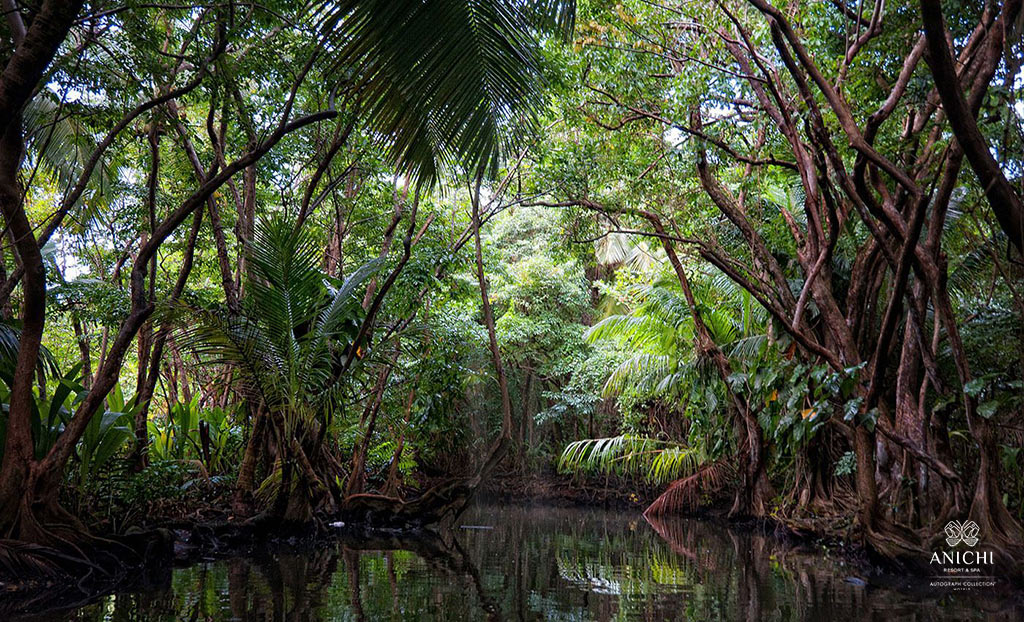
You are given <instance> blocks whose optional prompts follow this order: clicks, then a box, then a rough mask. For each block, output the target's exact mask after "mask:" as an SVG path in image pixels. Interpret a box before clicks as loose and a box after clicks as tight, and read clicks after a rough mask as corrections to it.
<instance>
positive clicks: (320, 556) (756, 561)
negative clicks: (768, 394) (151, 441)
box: [39, 506, 1021, 622]
mask: <svg viewBox="0 0 1024 622" xmlns="http://www.w3.org/2000/svg"><path fill="white" fill-rule="evenodd" d="M460 525H461V527H459V528H456V529H455V533H454V534H453V535H452V536H451V537H449V538H447V540H448V541H447V542H446V541H445V540H443V539H442V538H440V537H438V538H416V539H408V538H405V539H403V538H399V537H387V538H381V537H376V538H367V537H354V536H346V537H342V538H339V539H338V541H337V542H336V543H334V544H332V545H330V546H320V547H318V548H308V547H307V548H297V549H284V550H276V551H266V552H264V553H263V554H262V555H259V556H255V557H248V558H234V559H226V560H221V561H215V562H210V563H206V564H201V565H197V566H193V567H190V568H183V569H177V570H174V571H173V572H172V573H171V576H170V579H169V582H166V584H165V585H163V586H162V587H160V588H159V589H150V590H143V591H134V592H126V593H119V594H114V595H110V596H106V597H104V598H102V599H100V600H98V601H96V602H93V603H91V604H89V605H86V606H84V607H82V608H80V609H78V610H75V611H71V612H66V613H63V614H60V615H55V614H53V613H51V614H48V615H41V616H39V617H40V619H50V620H52V619H66V620H82V621H94V620H96V621H98V620H110V621H116V622H121V621H129V620H130V621H144V622H150V621H157V620H161V621H162V620H168V621H170V620H175V621H177V620H196V621H200V620H203V621H207V620H208V621H216V622H221V621H225V622H226V621H228V620H256V621H275V622H276V621H288V622H302V621H306V620H309V621H314V620H620V619H626V620H750V621H755V620H756V621H761V620H827V621H830V620H844V619H858V620H880V621H881V620H885V621H890V620H908V621H910V620H939V619H941V620H945V619H948V620H965V619H997V620H999V619H1005V620H1016V619H1020V614H1021V612H1020V611H1019V610H1016V609H1014V608H1013V607H1012V605H1007V604H1005V603H1006V602H1008V601H1006V600H1005V599H994V598H991V595H987V594H984V593H976V594H969V593H956V592H948V591H944V592H928V591H927V590H926V589H915V590H909V591H908V590H900V591H897V590H892V589H882V588H874V587H868V586H867V585H864V584H863V582H861V581H859V580H858V579H856V578H854V577H853V576H852V575H854V574H855V572H854V571H853V570H851V569H850V568H849V567H847V566H846V565H844V564H843V562H842V561H840V560H837V559H835V558H830V557H829V556H828V555H827V554H826V553H825V552H824V551H822V550H820V549H813V550H812V549H809V548H803V549H801V548H795V547H793V546H787V545H784V544H783V543H781V542H780V541H779V540H777V539H776V538H774V537H771V536H767V535H763V534H760V533H758V532H757V531H756V530H755V531H749V530H748V531H741V530H735V529H731V528H728V527H725V526H724V525H722V524H719V523H716V522H713V521H697V520H687V519H674V520H662V521H657V522H652V523H648V522H647V521H645V520H644V519H643V518H642V517H641V516H640V515H639V513H638V512H603V511H595V510H580V509H554V508H517V507H510V506H482V507H477V508H473V509H471V510H470V511H469V512H468V513H467V514H466V515H465V516H464V517H463V518H462V519H461V520H460ZM463 527H473V528H463ZM479 527H489V528H479ZM918 583H920V581H918ZM921 585H924V584H923V583H921ZM1001 603H1002V604H1001Z"/></svg>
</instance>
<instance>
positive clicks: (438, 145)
mask: <svg viewBox="0 0 1024 622" xmlns="http://www.w3.org/2000/svg"><path fill="white" fill-rule="evenodd" d="M327 6H328V7H329V8H328V9H327V10H326V11H325V14H324V15H323V16H322V18H323V19H322V23H323V29H324V31H325V33H327V34H328V36H329V40H330V41H331V42H332V45H333V46H334V47H335V48H336V50H337V56H336V58H335V61H334V67H335V68H336V73H338V74H339V75H341V74H343V75H346V76H354V78H353V80H354V81H355V85H354V87H355V89H356V90H357V91H358V92H359V95H360V97H361V99H362V107H363V109H364V112H365V113H366V114H365V116H366V118H367V119H368V120H369V122H370V125H371V128H372V129H373V130H374V131H376V132H377V133H378V135H379V136H380V137H381V142H383V143H385V144H386V149H387V152H388V155H389V156H390V159H392V160H393V161H395V162H396V163H398V164H399V165H401V166H402V167H403V168H404V169H405V172H408V173H411V174H412V175H413V176H416V177H420V178H422V179H426V180H433V178H435V177H436V175H437V173H438V169H439V168H440V167H446V166H450V165H453V164H456V163H458V164H461V165H463V166H464V167H466V169H467V170H471V171H476V170H483V169H484V168H488V167H489V168H492V169H493V168H494V167H496V165H497V161H498V156H499V154H500V153H501V152H502V151H504V148H505V147H507V146H508V145H509V143H510V141H511V139H510V136H511V135H512V134H513V132H511V131H510V130H511V129H513V128H514V127H515V126H517V125H519V126H520V127H519V129H518V131H517V132H515V133H517V134H519V135H520V136H522V135H523V132H522V131H521V128H522V124H523V123H525V124H526V125H527V126H529V125H532V124H533V123H534V120H535V119H536V116H537V112H538V110H539V106H540V104H541V103H542V100H541V98H540V97H539V94H540V87H541V71H540V63H539V58H538V55H537V51H536V49H537V47H538V44H539V37H540V36H542V35H543V34H547V33H551V34H556V35H559V36H562V37H567V36H568V33H570V32H571V31H572V26H573V19H574V14H575V3H574V2H571V1H556V0H526V1H522V0H520V1H513V0H495V1H491V0H488V1H486V2H482V1H472V0H435V1H432V2H418V1H414V0H344V1H342V2H337V3H331V4H329V5H327Z"/></svg>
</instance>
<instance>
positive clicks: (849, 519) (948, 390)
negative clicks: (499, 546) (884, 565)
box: [0, 0, 1024, 567]
mask: <svg viewBox="0 0 1024 622" xmlns="http://www.w3.org/2000/svg"><path fill="white" fill-rule="evenodd" d="M2 6H3V13H4V20H3V24H2V25H0V49H2V52H0V56H2V64H3V70H2V73H0V123H2V124H3V127H2V128H0V129H2V139H0V208H2V213H3V222H4V231H3V236H0V315H2V322H0V380H2V382H0V400H2V402H3V409H2V413H0V447H2V449H0V451H2V466H0V560H4V562H5V563H6V564H7V565H8V566H10V567H17V565H18V564H19V563H23V562H19V561H18V559H23V558H24V557H25V556H31V557H33V558H34V559H37V560H39V559H44V558H45V559H47V560H50V561H54V560H56V562H59V563H68V561H67V560H69V559H70V560H77V561H76V562H75V563H84V564H91V563H92V561H90V560H95V559H97V556H98V555H100V553H99V551H103V550H106V549H108V548H109V546H110V544H111V542H112V540H111V539H110V538H112V537H114V536H116V535H117V534H123V533H125V532H127V531H130V530H133V529H134V528H138V527H147V526H152V525H153V520H154V517H161V516H181V515H183V514H188V515H189V516H202V517H206V518H210V517H215V518H220V519H230V520H232V521H237V522H239V523H246V522H248V523H253V522H263V523H273V524H279V523H282V522H287V523H295V524H306V523H310V522H325V521H329V520H334V519H335V518H336V517H344V518H345V519H346V520H355V521H363V522H368V523H372V524H380V525H391V526H414V525H424V524H430V523H436V522H439V521H440V522H444V521H446V520H450V519H451V517H453V516H457V515H458V513H459V512H461V511H462V510H463V509H464V508H465V506H466V504H467V503H468V502H469V499H470V498H471V497H472V496H473V494H474V492H475V491H476V490H477V489H478V488H479V487H480V486H481V485H482V484H484V483H485V482H487V481H489V480H491V479H492V478H493V477H494V476H495V475H496V474H502V475H505V476H516V477H521V476H527V475H531V474H546V475H547V476H550V477H561V478H568V477H570V476H572V477H586V476H588V475H590V476H594V475H596V476H598V477H605V476H607V475H609V474H614V475H616V480H615V481H616V482H617V485H622V486H636V487H637V488H638V489H639V488H640V487H650V486H653V487H656V488H657V489H658V492H659V493H663V494H661V495H660V496H659V497H658V498H657V500H656V501H655V502H654V503H653V504H652V505H651V506H650V507H649V508H648V509H647V512H648V514H649V515H651V516H654V515H659V514H667V513H685V512H692V511H695V510H697V509H699V508H700V507H702V506H706V505H708V504H713V503H716V502H720V501H722V500H723V499H724V500H725V503H726V508H727V509H728V511H729V514H730V516H733V517H754V518H771V519H774V520H778V521H781V522H782V523H784V524H786V525H788V526H789V527H791V528H793V529H797V530H801V531H805V532H809V533H817V534H828V535H837V534H839V535H843V536H844V537H847V538H851V539H853V540H855V541H856V542H857V543H859V544H862V545H864V546H866V547H867V548H868V549H870V550H871V551H873V552H875V553H878V554H879V555H881V556H884V557H888V558H892V559H908V558H914V557H916V556H920V555H922V554H924V551H926V550H928V549H929V547H930V545H931V544H932V543H933V542H935V541H936V539H941V538H942V537H944V534H943V532H942V530H941V529H939V528H937V527H936V526H938V525H943V524H945V522H946V521H948V520H951V519H960V518H963V517H967V516H969V517H970V518H971V519H972V520H974V521H976V522H977V523H978V525H979V527H980V530H981V533H982V534H983V535H982V537H983V539H984V541H985V542H986V543H987V544H988V545H990V546H992V547H994V548H995V549H997V550H998V551H1000V555H1001V557H1002V558H1003V559H1005V560H1017V562H1020V561H1021V560H1024V531H1022V529H1021V519H1022V517H1024V474H1022V469H1021V467H1022V461H1024V455H1022V453H1021V448H1022V446H1024V321H1022V320H1024V279H1022V271H1024V263H1022V254H1021V252H1022V248H1024V203H1022V197H1024V103H1022V102H1020V101H1018V97H1017V96H1018V95H1019V94H1020V93H1021V91H1022V88H1024V74H1022V71H1021V70H1022V64H1024V45H1022V37H1021V33H1022V28H1024V11H1022V7H1021V1H1020V0H1002V1H997V0H984V1H976V2H975V1H958V0H949V1H944V2H940V1H939V0H888V1H886V0H864V1H858V2H852V1H849V0H829V1H827V2H820V1H809V0H790V1H788V2H782V1H781V0H698V1H686V2H681V1H680V2H672V1H664V2H652V1H649V0H623V1H619V2H616V1H611V0H608V1H605V0H579V1H578V2H571V1H559V0H502V1H499V2H475V1H472V0H431V1H429V2H415V1H411V0H410V1H404V0H403V1H393V0H392V1H385V0H329V1H321V0H314V1H311V2H289V1H286V0H269V1H268V2H259V3H257V2H243V1H235V0H215V1H214V2H210V3H203V4H195V5H191V4H187V3H186V4H184V5H183V4H176V3H162V2H155V3H154V2H145V3H143V2H136V1H135V0H111V1H107V0H95V1H89V2H85V1H84V0H72V1H70V2H68V1H58V0H3V2H2ZM186 509H187V511H186ZM19 555H20V556H21V557H19ZM61 560H63V561H61Z"/></svg>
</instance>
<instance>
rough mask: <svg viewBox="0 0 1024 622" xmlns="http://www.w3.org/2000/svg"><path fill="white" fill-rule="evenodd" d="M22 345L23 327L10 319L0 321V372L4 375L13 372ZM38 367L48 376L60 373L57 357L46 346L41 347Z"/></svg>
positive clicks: (37, 362) (37, 360)
mask: <svg viewBox="0 0 1024 622" xmlns="http://www.w3.org/2000/svg"><path fill="white" fill-rule="evenodd" d="M20 347H21V329H20V328H19V327H18V326H16V325H14V324H13V323H12V322H11V321H10V320H3V321H0V374H3V377H7V376H9V375H10V374H13V372H14V367H15V364H16V363H17V361H18V349H19V348H20ZM36 369H37V371H39V372H40V373H43V374H46V375H48V376H53V377H57V376H59V375H60V370H59V369H58V368H57V359H56V358H55V357H54V356H53V353H51V352H50V351H49V350H48V349H47V348H46V346H40V347H39V356H38V358H37V359H36Z"/></svg>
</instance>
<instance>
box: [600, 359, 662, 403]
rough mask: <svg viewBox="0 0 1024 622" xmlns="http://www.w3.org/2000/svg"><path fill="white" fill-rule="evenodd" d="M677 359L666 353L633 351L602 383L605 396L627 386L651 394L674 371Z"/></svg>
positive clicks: (641, 393) (618, 392) (642, 393)
mask: <svg viewBox="0 0 1024 622" xmlns="http://www.w3.org/2000/svg"><path fill="white" fill-rule="evenodd" d="M676 363H677V361H676V360H675V359H674V358H673V357H672V356H670V355H668V354H657V353H652V352H635V353H633V354H632V355H631V356H629V357H628V358H626V359H625V360H623V361H622V362H621V363H619V364H618V365H617V366H616V367H615V369H614V370H613V371H612V373H611V374H610V375H609V376H608V380H606V381H605V383H604V389H603V393H604V396H605V397H609V396H612V395H618V394H620V393H623V392H624V391H625V390H626V389H627V388H628V389H632V390H634V391H636V392H637V393H639V394H640V395H651V394H653V393H655V392H656V391H657V389H658V388H660V387H661V385H662V381H663V380H664V379H665V378H666V377H668V376H670V375H672V374H674V373H675V370H676V369H677V366H676Z"/></svg>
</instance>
